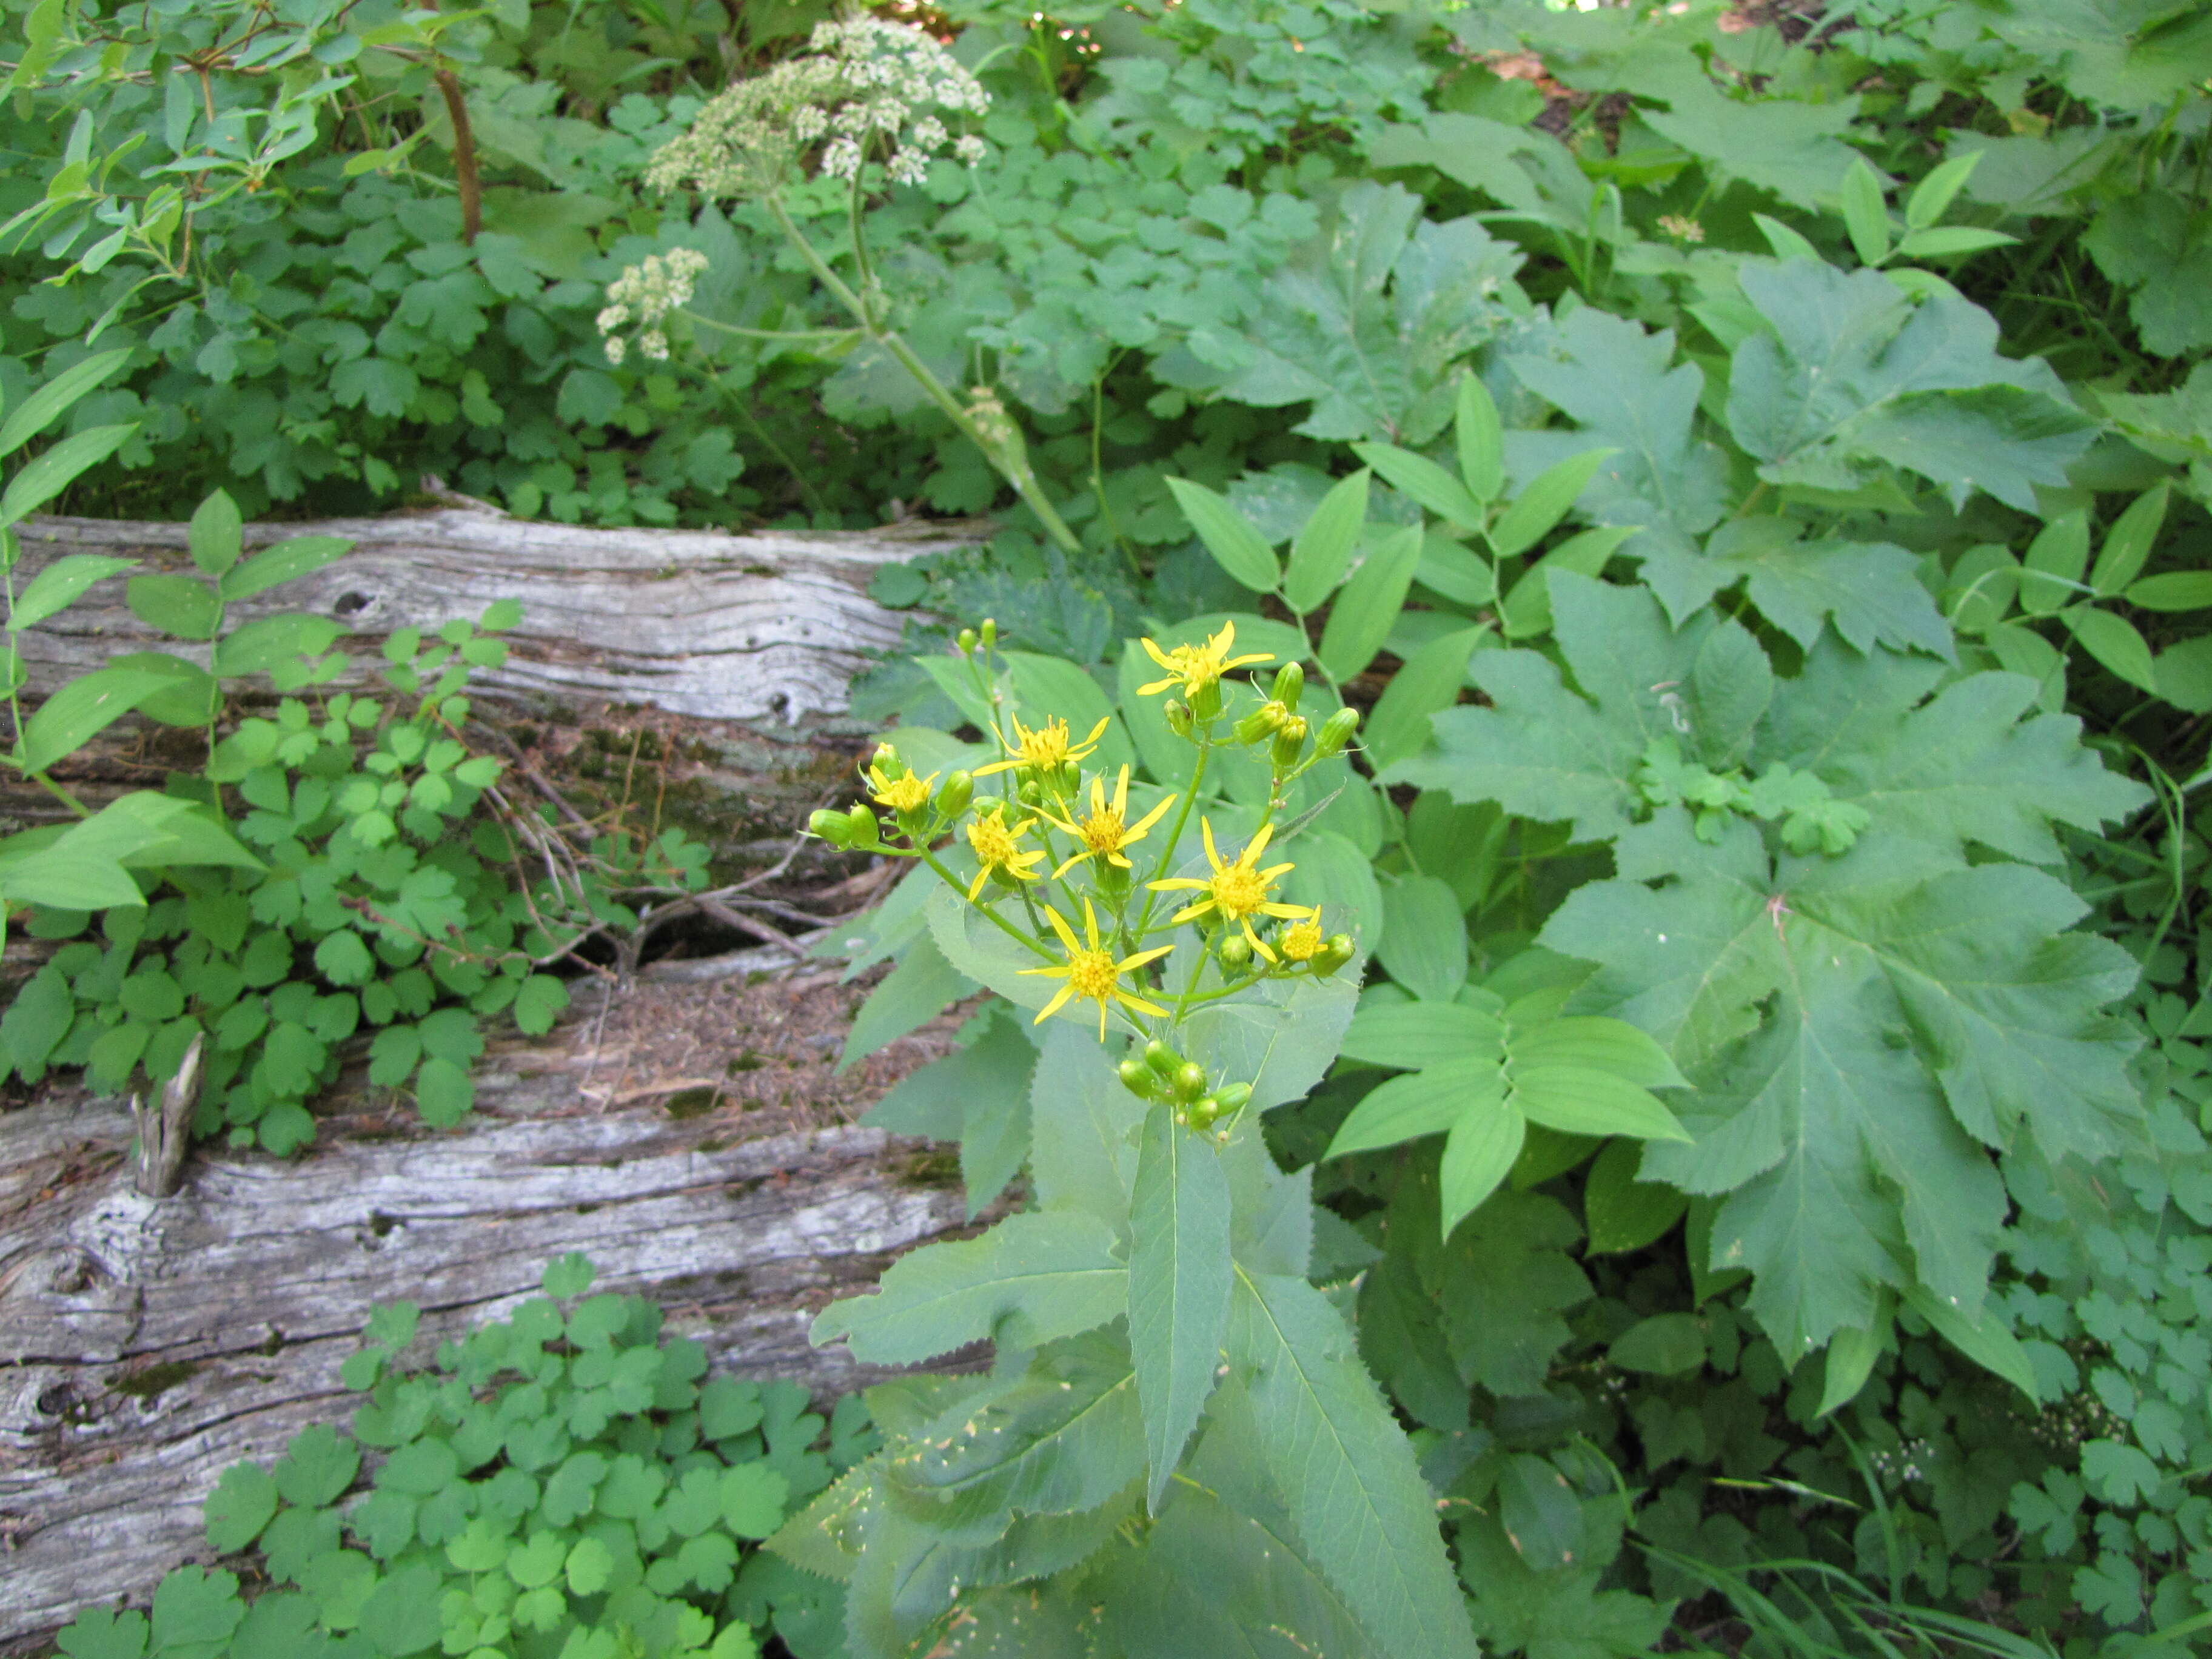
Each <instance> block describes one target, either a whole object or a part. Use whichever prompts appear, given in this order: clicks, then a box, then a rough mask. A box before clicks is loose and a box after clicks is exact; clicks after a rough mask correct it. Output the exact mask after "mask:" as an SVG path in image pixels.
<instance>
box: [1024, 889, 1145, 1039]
mask: <svg viewBox="0 0 2212 1659" xmlns="http://www.w3.org/2000/svg"><path fill="white" fill-rule="evenodd" d="M1044 913H1045V916H1046V918H1047V919H1048V921H1051V923H1052V931H1053V932H1054V933H1057V934H1059V935H1060V943H1061V944H1062V945H1065V946H1066V947H1067V961H1066V964H1065V965H1063V966H1061V967H1058V968H1024V969H1022V972H1023V973H1024V975H1043V976H1045V977H1047V978H1050V979H1064V980H1066V981H1067V983H1066V984H1065V985H1063V986H1061V987H1060V989H1059V990H1058V991H1056V992H1054V994H1053V999H1052V1000H1051V1001H1050V1002H1048V1003H1046V1004H1045V1006H1044V1012H1042V1013H1041V1014H1039V1015H1038V1016H1037V1017H1036V1024H1039V1025H1042V1024H1044V1023H1045V1021H1047V1020H1048V1019H1050V1018H1052V1017H1053V1016H1054V1014H1056V1013H1058V1012H1060V1009H1061V1008H1062V1007H1064V1006H1066V1003H1067V1000H1068V999H1069V998H1070V997H1084V998H1086V999H1088V1000H1091V1001H1092V1002H1095V1003H1097V1005H1098V1040H1099V1041H1100V1042H1104V1041H1105V1040H1106V1012H1107V1010H1108V1009H1109V1007H1112V1006H1116V1005H1118V1006H1121V1007H1123V1008H1135V1009H1139V1010H1140V1011H1142V1012H1145V1013H1147V1014H1164V1013H1165V1012H1167V1010H1166V1009H1164V1008H1163V1007H1161V1006H1159V1004H1158V1003H1157V1002H1147V1001H1146V1000H1144V998H1142V997H1137V996H1131V995H1130V994H1128V993H1127V991H1125V990H1123V989H1122V988H1121V975H1124V974H1127V973H1133V972H1134V971H1135V970H1136V969H1139V968H1141V967H1143V966H1144V965H1145V964H1146V963H1148V962H1152V961H1154V960H1156V959H1158V957H1164V956H1165V955H1167V953H1168V952H1169V951H1172V950H1174V949H1175V946H1174V945H1161V946H1159V947H1158V949H1156V950H1151V951H1138V952H1137V954H1136V955H1135V956H1133V957H1123V958H1122V959H1121V961H1119V962H1116V961H1115V960H1114V953H1113V952H1112V951H1109V950H1107V949H1106V948H1105V947H1104V946H1103V945H1100V944H1099V942H1098V915H1097V911H1095V910H1093V909H1092V908H1091V901H1090V900H1089V899H1085V900H1084V901H1083V933H1084V939H1082V940H1079V939H1077V938H1076V937H1075V930H1074V929H1073V927H1069V926H1068V925H1067V922H1066V919H1065V918H1063V917H1062V916H1061V915H1060V912H1059V911H1057V910H1055V909H1054V908H1052V907H1051V906H1050V905H1047V906H1046V907H1045V912H1044Z"/></svg>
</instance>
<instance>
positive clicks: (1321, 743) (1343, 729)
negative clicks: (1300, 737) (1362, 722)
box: [1314, 708, 1359, 760]
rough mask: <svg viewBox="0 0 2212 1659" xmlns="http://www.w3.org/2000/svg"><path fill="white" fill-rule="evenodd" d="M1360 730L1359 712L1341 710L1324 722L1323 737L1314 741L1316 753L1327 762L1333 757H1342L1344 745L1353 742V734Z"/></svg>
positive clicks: (1351, 709)
mask: <svg viewBox="0 0 2212 1659" xmlns="http://www.w3.org/2000/svg"><path fill="white" fill-rule="evenodd" d="M1358 729H1359V711H1358V709H1357V708H1340V709H1338V710H1337V711H1336V713H1334V714H1331V715H1330V716H1329V717H1328V719H1327V720H1323V721H1322V727H1321V735H1320V736H1319V737H1318V738H1315V739H1314V753H1315V754H1316V755H1318V756H1320V757H1321V758H1322V759H1323V760H1327V759H1328V757H1330V756H1331V755H1340V754H1342V753H1343V752H1344V745H1345V744H1347V743H1350V742H1351V741H1352V733H1353V732H1357V731H1358Z"/></svg>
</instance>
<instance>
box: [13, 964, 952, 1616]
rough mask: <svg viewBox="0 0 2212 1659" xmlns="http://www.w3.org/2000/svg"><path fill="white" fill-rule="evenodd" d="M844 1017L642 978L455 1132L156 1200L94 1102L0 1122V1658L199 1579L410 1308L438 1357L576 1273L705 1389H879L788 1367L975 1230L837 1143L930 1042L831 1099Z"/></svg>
mask: <svg viewBox="0 0 2212 1659" xmlns="http://www.w3.org/2000/svg"><path fill="white" fill-rule="evenodd" d="M856 996H857V989H854V990H848V989H846V988H843V987H837V986H836V984H835V983H834V982H833V979H832V976H831V975H826V974H823V973H820V972H817V973H815V974H814V975H811V977H808V978H804V979H799V980H796V981H787V982H781V983H778V982H774V981H770V982H768V983H763V984H757V985H748V984H744V983H741V982H737V981H722V982H721V983H720V984H714V985H665V984H664V985H652V984H648V985H647V986H644V987H640V988H639V989H638V990H636V991H635V992H634V993H632V994H630V995H629V996H627V997H625V998H623V999H620V1000H617V1002H616V1003H615V1004H614V1005H613V1006H611V1008H610V1009H608V1010H606V1011H605V1012H603V1013H600V1014H598V1015H596V1016H595V1015H594V1014H592V1012H590V1011H588V1010H586V1011H583V1012H580V1014H579V1016H578V1017H577V1018H574V1021H573V1022H572V1023H571V1024H569V1025H568V1027H567V1028H565V1030H564V1031H563V1032H562V1033H561V1034H558V1035H556V1037H555V1038H553V1039H550V1040H549V1042H548V1043H547V1044H545V1045H543V1046H536V1047H533V1046H528V1045H523V1044H519V1043H516V1044H509V1045H507V1047H505V1048H495V1050H494V1051H493V1052H492V1053H490V1054H487V1055H486V1056H485V1058H484V1059H483V1061H482V1062H481V1063H480V1066H479V1073H478V1079H477V1081H478V1091H479V1095H478V1097H479V1102H480V1106H481V1109H480V1111H479V1114H478V1115H477V1117H476V1118H475V1119H474V1120H472V1121H471V1124H470V1125H468V1126H465V1127H464V1128H463V1129H462V1130H461V1131H459V1132H456V1133H435V1132H431V1131H428V1130H424V1129H422V1127H420V1125H419V1124H417V1123H416V1122H415V1121H413V1120H412V1118H411V1117H409V1116H406V1115H400V1114H398V1113H387V1112H386V1109H384V1108H382V1107H380V1105H378V1104H377V1103H374V1101H373V1100H371V1099H369V1098H368V1097H364V1096H362V1095H360V1094H356V1095H354V1096H351V1097H346V1098H341V1099H340V1100H338V1101H337V1102H335V1103H332V1105H333V1109H334V1111H335V1113H336V1117H335V1120H334V1121H331V1120H326V1122H325V1133H324V1138H323V1139H322V1141H321V1143H320V1144H319V1146H317V1148H316V1149H315V1150H314V1151H313V1153H312V1154H311V1155H310V1156H308V1157H307V1158H302V1159H300V1160H298V1161H295V1162H289V1163H287V1162H280V1161H276V1160H272V1159H269V1158H259V1157H242V1156H238V1155H231V1154H223V1153H218V1152H212V1151H210V1150H205V1149H204V1150H203V1151H201V1152H197V1153H196V1154H195V1156H194V1157H193V1158H192V1159H191V1161H189V1162H188V1163H187V1164H186V1165H185V1177H184V1185H183V1188H182V1190H181V1191H180V1192H179V1193H178V1194H176V1195H175V1196H173V1197H171V1198H167V1199H151V1198H147V1197H144V1196H142V1195H141V1194H139V1193H138V1192H137V1190H136V1188H135V1186H134V1183H133V1180H132V1173H133V1171H132V1168H131V1164H130V1163H129V1161H128V1159H127V1158H126V1156H125V1154H126V1151H127V1149H128V1146H129V1144H130V1138H131V1120H130V1118H129V1115H128V1114H127V1112H126V1111H125V1110H124V1109H122V1108H120V1107H118V1106H117V1105H115V1104H114V1103H78V1104H75V1105H71V1104H67V1103H48V1104H43V1105H40V1106H36V1107H33V1108H31V1109H27V1110H25V1111H22V1112H18V1113H15V1114H11V1115H7V1116H5V1117H0V1141H4V1146H5V1153H4V1156H0V1651H22V1650H27V1647H28V1645H29V1644H33V1643H34V1642H35V1641H36V1640H37V1639H38V1638H40V1635H41V1633H43V1632H48V1631H51V1630H52V1628H53V1627H54V1626H58V1625H59V1624H62V1623H64V1622H65V1621H66V1620H68V1619H69V1618H70V1616H71V1615H72V1614H73V1613H76V1611H77V1610H78V1609H79V1608H81V1607H84V1606H86V1605H88V1604H89V1603H90V1602H91V1601H94V1600H100V1601H112V1600H113V1599H115V1598H116V1597H118V1596H121V1597H125V1598H127V1599H129V1600H131V1601H136V1602H139V1603H141V1604H143V1601H144V1599H145V1597H146V1596H147V1595H149V1594H150V1593H151V1591H152V1589H153V1588H154V1586H155V1583H157V1582H158V1581H159V1580H160V1578H161V1575H162V1574H163V1573H164V1572H166V1571H168V1570H170V1569H171V1568H173V1567H175V1566H177V1565H180V1564H182V1563H184V1562H185V1561H188V1560H193V1559H199V1560H206V1559H211V1558H210V1552H209V1551H208V1549H207V1547H206V1545H205V1540H204V1534H203V1533H202V1530H201V1514H200V1510H201V1504H202V1503H203V1501H204V1499H205V1498H206V1496H207V1493H208V1492H209V1491H210V1489H211V1488H212V1486H214V1483H215V1481H216V1478H217V1477H218V1476H219V1475H220V1474H221V1473H222V1470H223V1469H224V1468H228V1466H229V1465H230V1464H232V1463H234V1462H237V1461H239V1460H240V1459H241V1458H254V1459H259V1460H263V1461H264V1462H266V1461H268V1460H270V1459H273V1458H274V1457H275V1456H276V1455H278V1453H279V1452H280V1451H281V1450H282V1449H283V1445H284V1443H286V1441H287V1440H288V1439H289V1437H291V1436H292V1435H294V1434H295V1433H296V1432H298V1431H300V1430H301V1428H303V1427H305V1426H307V1425H309V1424H312V1423H315V1422H322V1421H337V1422H339V1423H341V1424H342V1423H343V1421H344V1420H345V1419H346V1418H347V1417H348V1416H349V1414H350V1413H351V1411H352V1409H353V1407H354V1406H355V1404H356V1403H357V1401H356V1399H353V1398H349V1397H348V1396H347V1395H345V1393H344V1391H343V1389H342V1388H341V1387H340V1385H339V1383H338V1380H337V1370H338V1367H339V1365H340V1364H342V1363H343V1360H344V1359H345V1358H346V1356H347V1355H348V1354H349V1353H350V1352H353V1350H354V1349H355V1348H356V1346H358V1341H359V1337H360V1334H361V1332H362V1328H363V1326H364V1324H365V1322H366V1320H367V1317H368V1313H369V1310H371V1309H373V1308H374V1307H375V1306H377V1305H379V1304H385V1303H390V1302H394V1301H399V1300H406V1301H411V1302H414V1303H416V1304H418V1305H419V1306H420V1307H421V1308H422V1310H423V1318H422V1336H421V1338H420V1339H419V1340H421V1341H422V1343H423V1344H424V1345H426V1346H424V1347H423V1348H422V1350H421V1352H428V1345H431V1344H435V1342H436V1341H437V1340H439V1339H440V1338H441V1337H442V1336H445V1335H447V1334H454V1333H456V1332H458V1331H460V1330H462V1329H465V1328H467V1327H468V1326H469V1325H471V1324H473V1323H475V1322H478V1321H480V1320H482V1319H483V1318H486V1317H488V1316H498V1315H500V1314H501V1313H503V1312H505V1311H507V1310H510V1309H511V1308H512V1307H513V1305H514V1304H516V1303H517V1302H518V1301H519V1300H520V1299H521V1298H523V1297H526V1296H529V1295H531V1294H532V1293H534V1291H535V1289H536V1286H537V1282H538V1275H539V1273H540V1272H541V1271H542V1270H543V1268H544V1265H545V1263H546V1262H547V1261H550V1260H551V1259H552V1258H554V1257H555V1256H557V1255H562V1254H564V1253H566V1252H568V1251H570V1250H581V1251H583V1252H584V1253H585V1254H586V1255H589V1256H590V1257H592V1260H593V1261H595V1262H596V1263H597V1265H598V1267H599V1284H598V1288H604V1289H612V1290H617V1291H632V1292H635V1293H638V1294H641V1295H644V1296H647V1297H651V1298H652V1299H653V1300H655V1301H657V1302H659V1304H661V1305H662V1306H663V1307H664V1308H665V1310H667V1311H668V1313H669V1316H670V1326H671V1329H672V1330H673V1331H675V1332H680V1333H681V1334H687V1335H692V1336H696V1337H697V1338H699V1339H700V1340H702V1341H703V1342H704V1343H705V1344H706V1346H707V1347H708V1352H709V1353H710V1355H711V1357H712V1363H713V1364H714V1367H715V1368H716V1369H717V1370H722V1371H727V1372H731V1373H734V1374H737V1375H741V1376H762V1377H767V1376H781V1377H793V1378H797V1379H799V1380H801V1381H803V1382H805V1383H807V1384H808V1385H809V1386H810V1387H811V1388H812V1389H815V1390H816V1391H817V1393H823V1392H833V1391H842V1390H844V1389H850V1388H854V1387H856V1386H859V1385H860V1384H862V1383H866V1382H868V1381H871V1380H872V1377H871V1376H870V1375H869V1374H868V1373H866V1372H865V1371H863V1370H860V1368H858V1367H856V1366H855V1365H854V1364H853V1363H852V1362H851V1360H850V1359H849V1358H847V1357H846V1356H845V1355H844V1354H843V1353H842V1352H841V1351H837V1350H829V1351H821V1350H817V1349H815V1348H813V1347H812V1346H811V1345H810V1344H809V1343H808V1342H807V1340H806V1328H807V1325H808V1322H809V1321H810V1319H811V1316H812V1314H813V1312H814V1311H815V1310H817V1309H818V1308H819V1307H821V1306H822V1305H823V1304H824V1303H826V1302H828V1301H829V1300H830V1299H832V1298H833V1297H836V1296H838V1295H841V1294H844V1293H848V1292H849V1291H855V1290H859V1289H862V1288H865V1287H866V1285H868V1284H870V1283H872V1281H873V1280H874V1279H875V1278H876V1277H877V1276H878V1274H879V1273H880V1272H881V1270H882V1268H883V1267H884V1265H886V1263H887V1262H888V1261H890V1258H891V1257H892V1256H893V1255H895V1254H896V1253H897V1252H899V1251H901V1250H903V1249H908V1248H909V1247H911V1246H913V1245H915V1244H916V1243H921V1242H922V1241H925V1240H927V1239H930V1238H933V1237H939V1236H940V1235H943V1234H945V1233H946V1232H947V1231H950V1230H952V1229H956V1228H957V1227H959V1226H960V1225H962V1224H963V1219H964V1211H963V1203H962V1200H961V1195H960V1193H959V1191H958V1188H957V1182H956V1181H955V1180H954V1178H953V1172H952V1170H951V1169H949V1168H948V1161H947V1160H945V1159H944V1158H942V1157H941V1156H940V1155H939V1154H936V1153H933V1152H932V1151H931V1150H930V1149H928V1148H927V1146H923V1145H921V1143H915V1142H901V1141H896V1140H893V1139H890V1138H889V1137H887V1136H885V1135H884V1133H881V1132H880V1131H878V1130H874V1129H868V1128H862V1127H854V1125H853V1124H852V1123H851V1122H850V1121H849V1120H850V1119H851V1118H852V1117H853V1116H854V1115H857V1113H858V1110H859V1109H860V1107H861V1106H862V1105H864V1104H865V1103H866V1102H867V1101H870V1100H872V1099H874V1098H875V1097H877V1096H878V1095H879V1094H880V1093H881V1091H882V1090H883V1089H884V1086H885V1085H887V1084H888V1082H889V1081H890V1079H893V1078H895V1077H896V1076H897V1075H899V1074H900V1073H902V1072H903V1071H904V1070H905V1069H907V1068H908V1067H909V1066H913V1065H914V1064H915V1063H917V1062H918V1061H920V1060H923V1059H926V1058H927V1057H929V1056H930V1055H931V1054H934V1053H938V1052H942V1051H944V1050H945V1048H948V1047H949V1032H950V1031H951V1029H952V1025H951V1022H950V1021H949V1020H948V1021H941V1022H939V1023H938V1024H936V1025H934V1026H933V1027H931V1028H928V1029H927V1030H925V1031H924V1032H922V1033H918V1034H917V1035H916V1036H914V1037H911V1038H908V1039H904V1040H902V1042H901V1043H899V1044H896V1045H894V1046H893V1048H891V1049H890V1050H887V1051H885V1053H884V1054H880V1055H878V1056H875V1057H873V1058H872V1059H871V1060H868V1061H867V1062H866V1063H864V1064H863V1065H861V1066H856V1067H854V1069H853V1070H852V1071H851V1072H849V1073H842V1074H840V1073H836V1072H835V1071H834V1070H832V1069H831V1062H832V1060H834V1057H835V1051H836V1046H837V1044H838V1042H840V1040H841V1037H842V1026H843V1022H844V1020H845V1018H846V1017H847V1016H848V1013H849V1006H850V1004H851V1003H852V1002H853V1001H854V1000H856Z"/></svg>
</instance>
